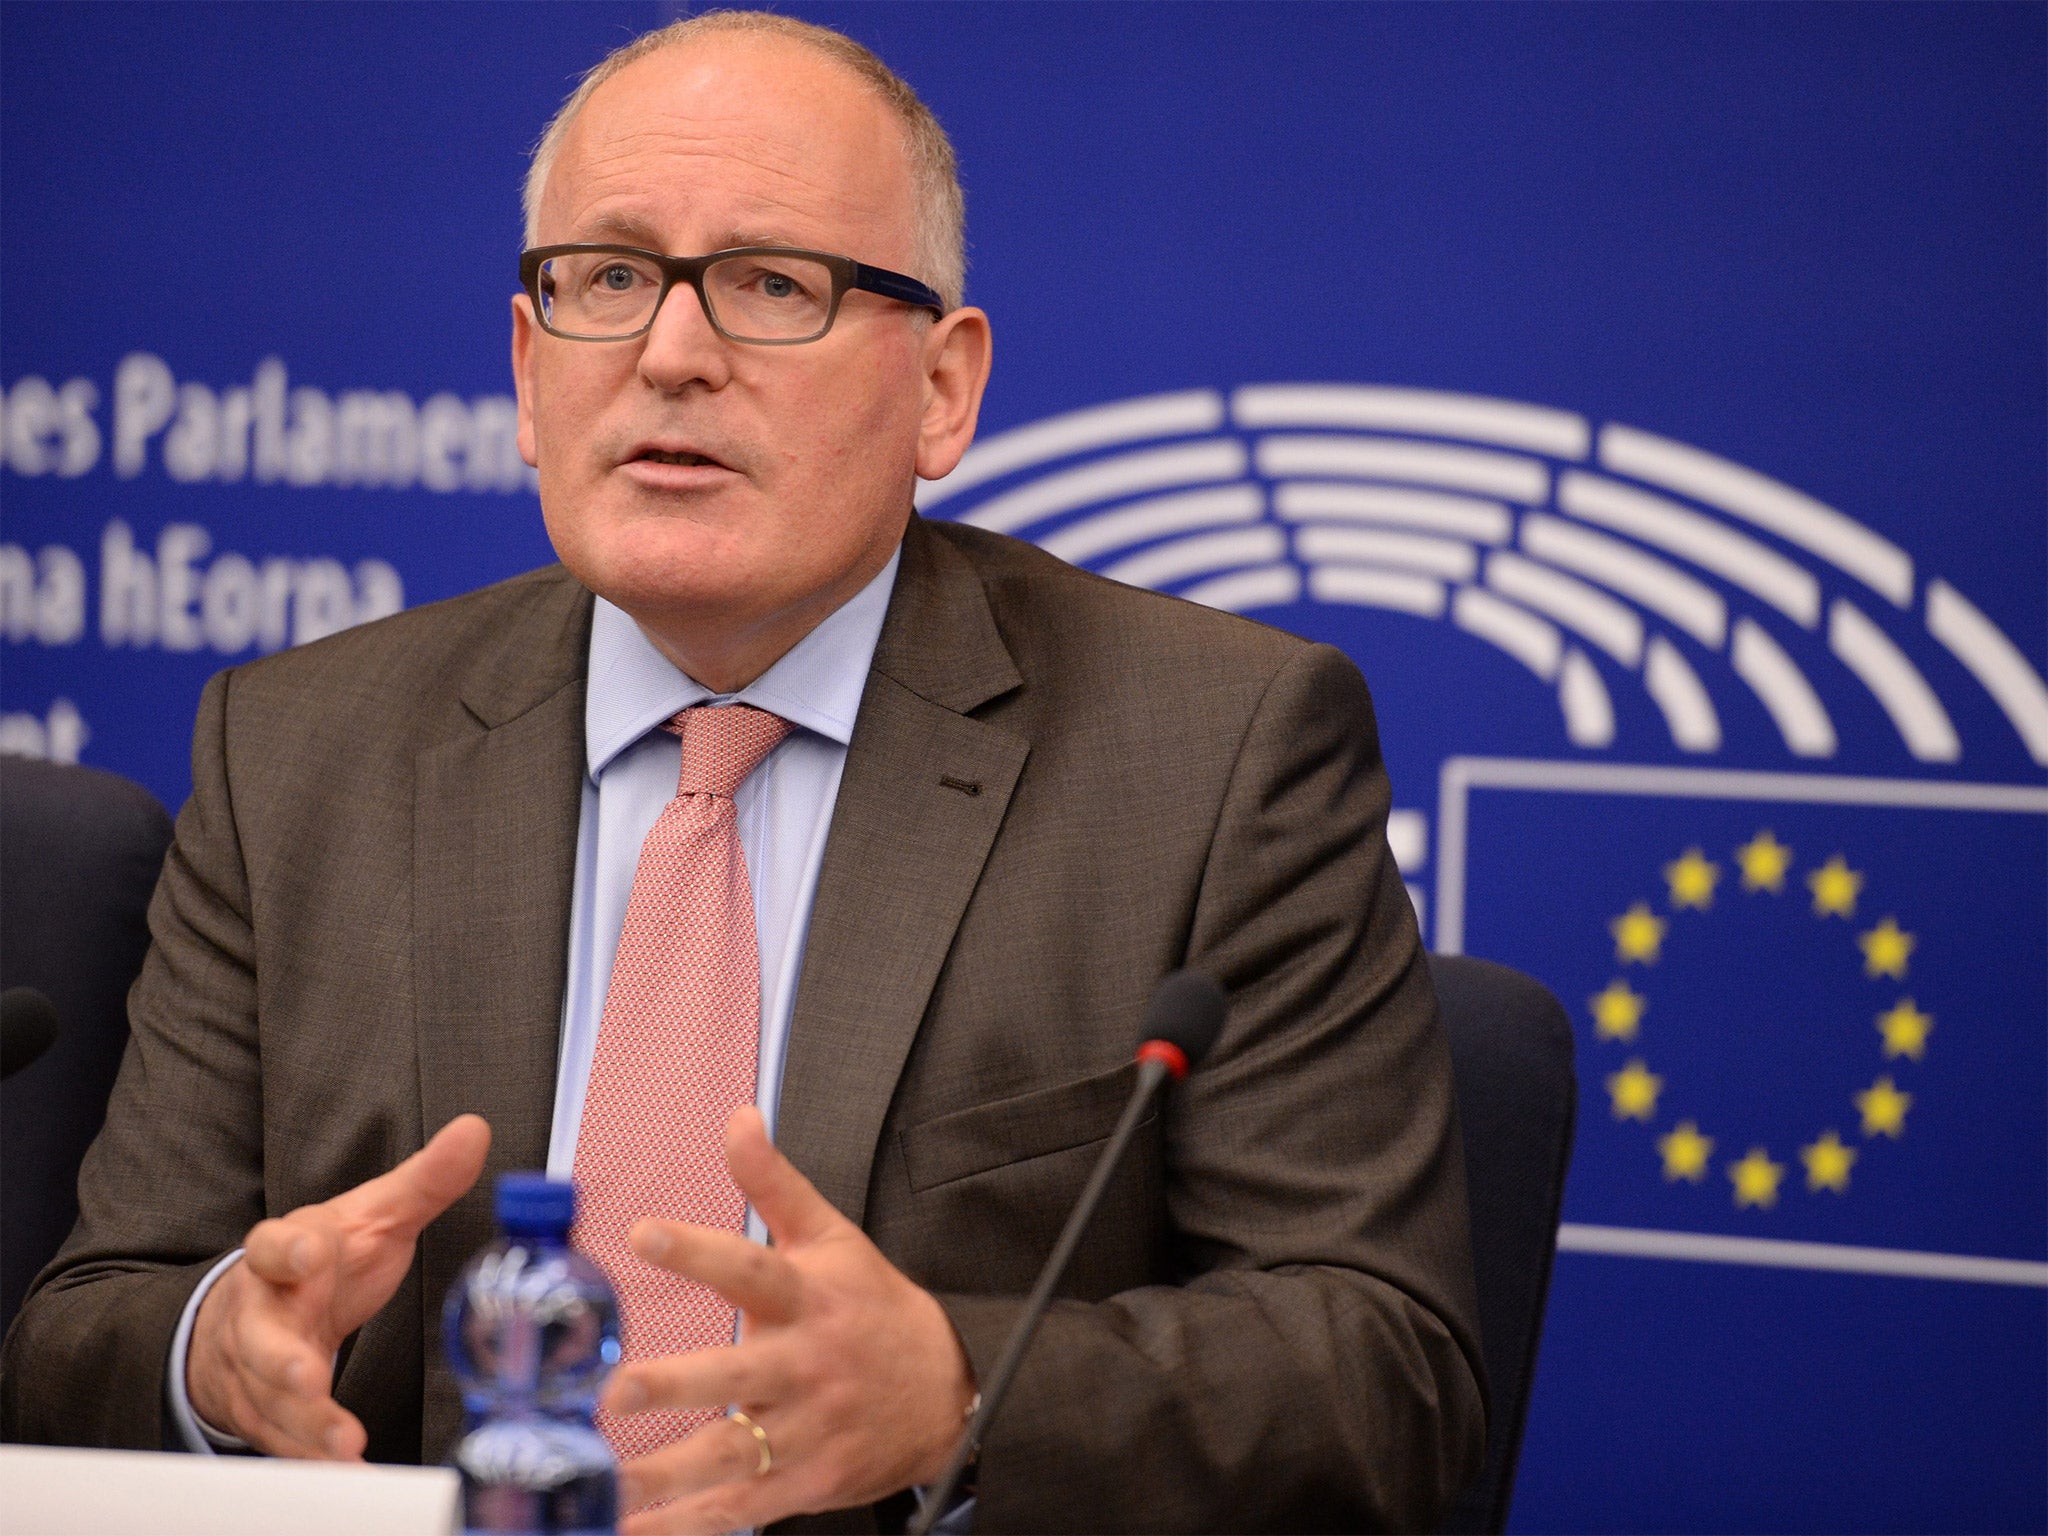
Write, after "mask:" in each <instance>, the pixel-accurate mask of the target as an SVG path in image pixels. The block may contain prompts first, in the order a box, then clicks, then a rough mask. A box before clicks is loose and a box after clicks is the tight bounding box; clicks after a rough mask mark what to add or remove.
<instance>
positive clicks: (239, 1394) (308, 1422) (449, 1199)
mask: <svg viewBox="0 0 2048 1536" xmlns="http://www.w3.org/2000/svg"><path fill="white" fill-rule="evenodd" d="M490 1146H491V1128H490V1126H488V1125H486V1124H485V1123H484V1121H483V1120H482V1119H481V1118H479V1117H478V1116H476V1115H461V1116H458V1117H457V1118H456V1119H453V1120H451V1121H449V1122H448V1123H447V1124H446V1125H444V1126H442V1127H441V1130H440V1133H439V1134H438V1135H436V1136H435V1137H434V1139H433V1140H432V1141H430V1142H428V1143H427V1144H426V1145H425V1146H424V1147H422V1148H420V1150H419V1151H417V1152H415V1153H414V1154H413V1155H412V1156H411V1157H409V1158H407V1159H406V1160H405V1161H404V1162H402V1163H400V1164H399V1165H398V1166H397V1167H396V1168H394V1169H392V1170H391V1171H390V1172H389V1173H387V1174H385V1175H384V1176H383V1177H382V1178H376V1179H371V1180H370V1181H369V1182H368V1183H366V1184H358V1185H357V1186H356V1187H355V1188H354V1189H352V1190H350V1191H348V1192H347V1193H346V1194H342V1195H336V1196H335V1197H334V1198H333V1199H332V1200H328V1201H325V1202H324V1203H322V1204H320V1205H306V1206H301V1207H300V1208H299V1209H298V1210H296V1211H293V1212H291V1213H290V1214H289V1215H285V1216H280V1217H277V1218H275V1219H274V1220H271V1221H264V1222H259V1223H257V1225H255V1226H254V1227H252V1228H250V1229H249V1236H248V1239H247V1241H246V1242H245V1243H244V1245H243V1246H244V1249H245V1251H244V1253H243V1255H242V1259H241V1262H240V1263H238V1264H235V1265H233V1266H232V1267H231V1268H229V1269H228V1270H227V1272H226V1273H225V1274H223V1275H222V1276H221V1277H220V1279H218V1280H217V1281H215V1282H214V1286H213V1289H212V1290H210V1291H208V1292H207V1293H206V1299H205V1300H204V1301H203V1302H201V1303H200V1304H199V1315H198V1317H197V1318H195V1319H194V1320H193V1324H192V1343H191V1347H190V1349H189V1351H188V1352H187V1354H186V1357H185V1390H186V1392H187V1393H188V1394H189V1395H190V1397H191V1399H192V1406H193V1408H194V1409H196V1410H197V1411H198V1414H199V1416H200V1417H201V1418H202V1419H204V1420H206V1422H207V1423H209V1424H211V1425H213V1426H214V1427H215V1428H216V1429H225V1430H229V1431H231V1432H232V1433H234V1434H237V1435H240V1436H241V1437H242V1438H243V1439H244V1440H247V1441H248V1442H249V1443H250V1444H251V1445H253V1446H255V1447H256V1448H257V1449H258V1450H259V1451H265V1452H267V1453H269V1454H270V1455H272V1456H304V1457H314V1458H318V1459H324V1460H334V1461H353V1460H356V1459H358V1458H359V1457H361V1455H362V1454H363V1446H364V1444H365V1441H366V1439H367V1437H366V1436H365V1434H364V1432H363V1426H362V1424H361V1423H360V1422H358V1420H357V1419H356V1417H355V1415H354V1414H352V1413H350V1412H349V1411H348V1410H347V1409H346V1408H343V1407H342V1406H341V1404H339V1403H337V1402H336V1401H335V1400H334V1399H333V1397H332V1396H331V1395H330V1393H331V1392H332V1390H333V1386H334V1382H333V1375H334V1353H335V1351H336V1350H338V1349H339V1348H340V1347H341V1342H342V1340H344V1339H346V1338H347V1337H348V1336H349V1335H350V1334H351V1333H353V1332H355V1331H356V1329H358V1328H360V1327H361V1326H362V1325H363V1324H364V1323H365V1322H367V1321H369V1319H370V1317H371V1315H372V1314H374V1313H375V1312H376V1310H377V1309H378V1308H379V1307H381V1306H383V1305H384V1303H385V1302H387V1301H389V1300H390V1299H391V1293H392V1292H393V1291H396V1290H397V1289H398V1282H399V1281H400V1280H402V1279H404V1278H405V1272H406V1270H407V1269H409V1268H411V1266H412V1255H413V1245H414V1244H415V1242H416V1241H417V1240H418V1238H419V1235H420V1230H421V1228H423V1227H425V1226H426V1224H427V1223H428V1222H430V1221H432V1220H433V1219H434V1218H435V1217H436V1216H438V1215H440V1214H441V1213H442V1212H443V1211H445V1210H447V1209H448V1207H449V1206H451V1205H453V1204H454V1203H455V1202H456V1201H457V1200H458V1199H460V1198H461V1197H462V1195H463V1194H464V1193H465V1192H466V1191H467V1190H468V1189H469V1187H470V1185H472V1184H474V1183H475V1182H476V1180H477V1175H478V1174H480V1173H482V1172H483V1167H484V1154H485V1153H486V1152H488V1151H489V1150H490Z"/></svg>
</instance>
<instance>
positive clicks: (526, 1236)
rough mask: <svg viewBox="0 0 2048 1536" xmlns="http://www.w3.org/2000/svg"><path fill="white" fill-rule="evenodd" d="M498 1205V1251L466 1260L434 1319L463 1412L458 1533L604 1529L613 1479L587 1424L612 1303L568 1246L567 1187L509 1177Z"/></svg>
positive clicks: (612, 1318)
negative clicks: (437, 1319)
mask: <svg viewBox="0 0 2048 1536" xmlns="http://www.w3.org/2000/svg"><path fill="white" fill-rule="evenodd" d="M497 1209H498V1239H497V1241H496V1242H494V1243H492V1244H491V1245H490V1246H489V1247H488V1248H486V1249H484V1250H483V1251H482V1252H481V1253H479V1254H478V1255H477V1256H476V1257H475V1258H473V1259H471V1260H470V1261H469V1264H468V1266H467V1267H466V1268H465V1269H464V1270H463V1271H462V1274H461V1275H460V1276H459V1277H458V1278H457V1280H456V1282H455V1284H454V1285H453V1286H452V1287H451V1288H450V1289H449V1292H448V1303H447V1305H446V1307H444V1308H443V1310H442V1314H441V1320H442V1330H443V1335H444V1338H445V1342H446V1345H447V1350H448V1360H449V1364H450V1365H452V1366H453V1367H454V1370H455V1375H456V1379H457V1380H458V1381H460V1382H461V1384H462V1400H463V1406H464V1407H465V1408H466V1409H467V1410H468V1433H467V1434H465V1435H464V1436H463V1438H462V1441H461V1443H460V1444H458V1445H457V1446H456V1448H455V1455H454V1458H453V1460H454V1464H455V1466H456V1468H457V1470H459V1471H460V1472H461V1473H462V1510H463V1524H464V1526H465V1528H466V1529H467V1530H469V1531H472V1532H490V1533H494V1536H495V1533H503V1532H522V1533H532V1536H543V1533H545V1536H586V1533H587V1536H595V1533H598V1532H610V1531H612V1530H613V1529H614V1528H615V1527H616V1525H617V1522H618V1479H617V1475H616V1469H615V1467H614V1464H613V1461H612V1454H611V1448H610V1447H609V1446H607V1445H606V1444H605V1441H604V1437H603V1436H602V1435H600V1434H599V1433H598V1432H597V1429H596V1427H595V1426H594V1424H593V1423H592V1421H591V1416H592V1410H593V1408H594V1407H595V1405H596V1402H597V1393H598V1389H599V1388H600V1387H601V1386H602V1385H603V1384H604V1379H605V1377H606V1376H607V1375H608V1374H610V1372H611V1369H612V1367H613V1366H614V1365H616V1364H618V1360H619V1304H618V1299H617V1297H615V1296H614V1295H613V1294H612V1288H611V1285H610V1283H609V1282H608V1281H607V1280H606V1279H605V1277H604V1274H603V1272H602V1271H601V1270H599V1269H598V1267H597V1266H596V1265H595V1264H593V1263H591V1262H590V1260H589V1259H587V1258H585V1257H584V1256H583V1255H582V1254H580V1253H578V1252H577V1251H576V1250H575V1249H573V1248H571V1247H570V1246H569V1227H570V1224H571V1223H572V1222H573V1221H574V1220H575V1217H576V1190H575V1186H573V1185H570V1184H558V1183H553V1182H551V1181H549V1180H548V1179H546V1178H544V1177H542V1176H541V1175H539V1174H535V1173H508V1174H505V1175H504V1176H503V1177H501V1178H500V1179H499V1180H498V1191H497Z"/></svg>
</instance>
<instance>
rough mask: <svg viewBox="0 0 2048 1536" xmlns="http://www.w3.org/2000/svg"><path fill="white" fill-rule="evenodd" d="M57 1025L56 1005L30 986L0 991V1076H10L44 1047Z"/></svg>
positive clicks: (55, 1031)
mask: <svg viewBox="0 0 2048 1536" xmlns="http://www.w3.org/2000/svg"><path fill="white" fill-rule="evenodd" d="M60 1027H61V1024H60V1021H59V1019H58V1018H57V1005H56V1004H55V1003H53V1002H51V1001H50V1000H49V999H48V998H47V997H45V996H43V994H42V993H40V992H38V991H37V990H36V989H35V988H34V987H9V988H8V989H7V990H6V991H5V992H0V1078H7V1077H12V1076H14V1074H15V1073H17V1072H19V1071H20V1070H21V1069H22V1068H23V1067H25V1066H27V1065H28V1064H29V1063H30V1062H32V1061H34V1060H35V1059H36V1058H37V1057H38V1056H40V1055H42V1054H43V1052H45V1051H47V1050H48V1049H49V1048H50V1043H51V1042H52V1041H53V1040H55V1039H56V1038H57V1031H58V1029H59V1028H60Z"/></svg>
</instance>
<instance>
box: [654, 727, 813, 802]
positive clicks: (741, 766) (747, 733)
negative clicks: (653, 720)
mask: <svg viewBox="0 0 2048 1536" xmlns="http://www.w3.org/2000/svg"><path fill="white" fill-rule="evenodd" d="M662 729H663V730H665V731H668V732H670V733H671V734H672V735H675V736H677V737H680V738H681V740H682V743H683V771H682V776H681V777H680V778H679V779H678V780H677V781H676V793H677V794H679V795H724V796H726V797H727V798H731V795H732V792H733V791H734V790H736V789H738V788H739V787H740V783H741V781H742V780H744V779H745V778H746V776H747V775H748V774H750V773H752V772H753V771H754V770H755V769H756V768H758V767H760V766H761V759H762V758H764V757H766V756H767V755H768V754H769V753H770V752H773V751H774V750H775V748H776V746H777V745H778V744H779V743H780V742H781V740H782V738H783V737H785V736H787V735H788V734H789V733H790V732H791V731H792V730H794V729H795V727H794V726H792V725H791V724H790V723H789V722H788V721H787V720H785V719H783V718H782V717H781V716H780V715H771V714H769V713H768V712H767V711H766V710H765V709H753V708H750V707H749V706H748V705H745V704H724V705H720V706H718V707H716V708H711V709H706V708H704V707H702V706H697V707H693V708H690V709H686V710H684V711H682V713H680V714H678V715H677V716H676V717H675V718H674V719H672V720H670V721H669V722H668V723H667V724H665V725H663V726H662Z"/></svg>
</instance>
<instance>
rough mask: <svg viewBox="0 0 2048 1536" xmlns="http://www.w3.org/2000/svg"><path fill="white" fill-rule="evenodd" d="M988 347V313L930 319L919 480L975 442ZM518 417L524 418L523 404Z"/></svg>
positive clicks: (944, 468)
mask: <svg viewBox="0 0 2048 1536" xmlns="http://www.w3.org/2000/svg"><path fill="white" fill-rule="evenodd" d="M993 346H994V342H993V337H992V336H991V334H990V331H989V324H988V316H987V315H986V314H984V313H983V312H982V311H981V310H978V309H971V308H970V309H956V310H954V311H953V312H952V313H951V314H949V315H946V316H944V317H943V318H941V319H939V320H935V321H933V322H932V327H931V329H930V330H929V331H928V332H926V333H925V338H924V380H925V395H924V420H923V421H922V422H921V423H920V424H919V427H918V434H917V473H918V475H919V476H920V477H921V478H923V479H926V480H936V479H938V478H939V477H940V476H941V475H945V474H949V473H951V471H952V468H953V466H954V465H955V464H958V463H959V462H960V456H961V455H962V454H963V453H965V452H966V451H967V445H968V444H969V443H971V442H973V441H974V424H975V422H976V421H977V420H979V419H980V416H981V396H982V392H983V391H984V390H985V389H987V388H988V370H989V364H990V362H991V361H992V359H993V356H994V353H993ZM522 398H523V397H522ZM520 419H521V421H522V422H523V421H524V420H525V415H524V406H523V405H522V407H521V418H520Z"/></svg>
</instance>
